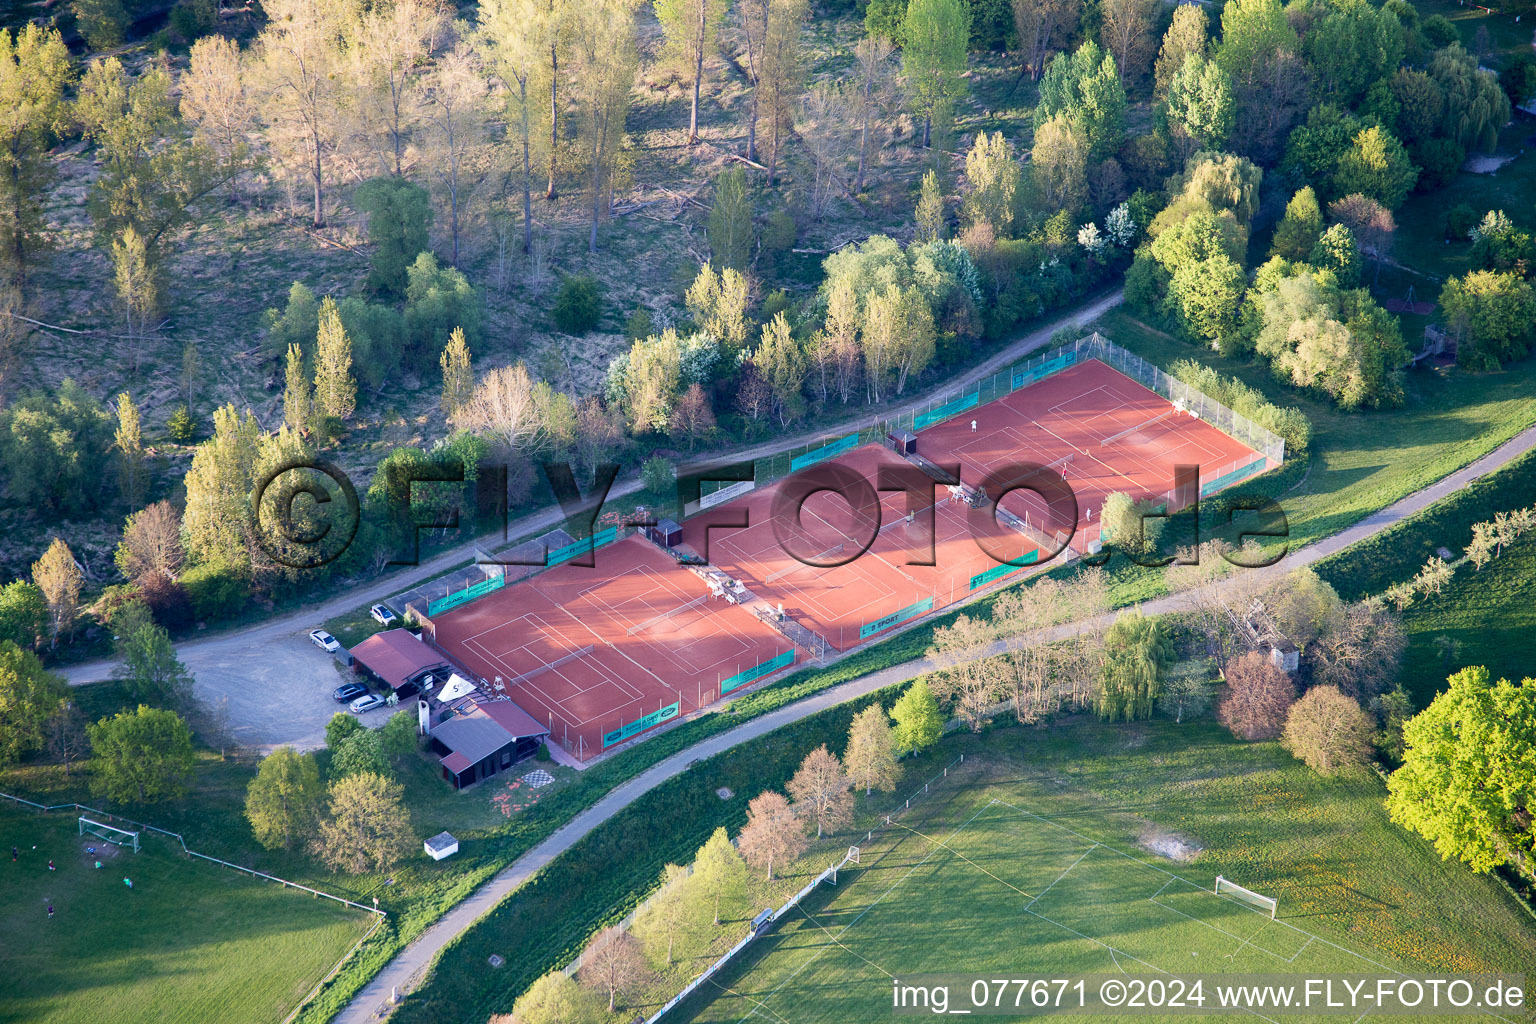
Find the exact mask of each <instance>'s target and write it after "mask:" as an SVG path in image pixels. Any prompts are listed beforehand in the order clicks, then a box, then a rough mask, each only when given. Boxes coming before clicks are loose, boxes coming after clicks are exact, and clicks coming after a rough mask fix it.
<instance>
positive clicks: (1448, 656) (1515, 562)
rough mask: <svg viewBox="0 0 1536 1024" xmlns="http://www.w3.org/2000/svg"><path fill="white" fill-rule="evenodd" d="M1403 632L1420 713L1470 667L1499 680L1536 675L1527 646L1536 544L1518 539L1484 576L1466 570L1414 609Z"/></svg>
mask: <svg viewBox="0 0 1536 1024" xmlns="http://www.w3.org/2000/svg"><path fill="white" fill-rule="evenodd" d="M1403 628H1404V629H1405V630H1406V631H1407V633H1408V651H1407V654H1406V655H1405V657H1404V659H1403V685H1404V686H1405V687H1407V689H1408V692H1409V693H1411V694H1413V699H1414V703H1415V704H1417V705H1418V706H1419V707H1423V706H1424V705H1425V704H1427V703H1428V702H1429V701H1430V700H1431V699H1433V698H1434V695H1435V694H1436V693H1437V692H1438V691H1440V690H1442V689H1444V688H1445V677H1446V675H1447V674H1449V673H1451V672H1455V671H1457V670H1458V669H1461V668H1465V667H1466V666H1468V665H1483V666H1486V667H1487V669H1488V671H1489V672H1490V673H1491V674H1492V675H1493V678H1495V679H1498V678H1499V677H1501V676H1503V677H1506V678H1509V679H1514V680H1517V681H1518V680H1520V679H1522V678H1525V677H1527V676H1531V675H1536V666H1533V665H1532V663H1531V660H1530V648H1529V641H1530V638H1531V637H1532V636H1536V540H1533V539H1530V538H1526V539H1524V540H1522V541H1520V542H1519V543H1518V544H1515V545H1514V546H1513V547H1511V548H1509V549H1508V550H1507V551H1505V552H1504V555H1503V557H1501V558H1498V559H1495V560H1494V561H1492V562H1490V563H1488V564H1487V565H1485V566H1483V569H1482V571H1481V572H1478V571H1477V570H1476V569H1474V568H1472V566H1471V565H1470V564H1467V565H1462V566H1461V567H1460V568H1458V569H1457V570H1456V578H1455V580H1453V581H1452V583H1451V585H1450V586H1449V587H1447V588H1446V589H1445V592H1444V593H1441V594H1439V595H1436V596H1434V597H1430V598H1427V599H1425V600H1422V601H1419V602H1418V603H1416V604H1413V605H1411V606H1409V608H1408V610H1407V611H1406V612H1404V614H1403ZM1441 638H1445V641H1449V646H1447V645H1446V643H1445V642H1444V641H1442V639H1441Z"/></svg>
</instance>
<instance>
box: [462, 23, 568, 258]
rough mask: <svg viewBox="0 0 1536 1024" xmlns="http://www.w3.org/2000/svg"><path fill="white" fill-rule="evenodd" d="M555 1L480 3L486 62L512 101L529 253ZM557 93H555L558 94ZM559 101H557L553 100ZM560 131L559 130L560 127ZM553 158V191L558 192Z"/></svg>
mask: <svg viewBox="0 0 1536 1024" xmlns="http://www.w3.org/2000/svg"><path fill="white" fill-rule="evenodd" d="M556 13H557V12H556V5H555V3H554V2H545V0H486V2H484V3H481V4H480V5H479V34H478V35H477V37H476V38H477V41H478V43H479V45H480V46H481V48H482V50H483V51H484V53H485V58H486V64H487V65H488V67H489V68H490V69H491V72H492V73H493V74H494V75H495V76H496V77H497V78H499V79H500V80H501V84H502V86H503V91H502V96H503V98H504V99H505V101H506V124H507V135H508V137H509V141H510V142H511V144H512V146H513V149H514V151H515V156H514V168H515V172H514V173H515V174H516V180H517V183H518V188H519V191H521V193H522V199H523V252H524V253H529V252H531V251H532V249H533V162H534V159H535V158H536V157H537V156H538V155H539V151H540V148H541V147H543V146H545V145H546V142H545V135H544V133H543V132H542V130H541V128H540V125H541V123H542V119H543V118H544V116H545V112H544V111H545V108H544V107H542V106H541V105H540V103H539V99H538V91H539V75H540V74H541V72H542V71H543V68H544V65H545V62H546V59H550V60H552V59H553V58H552V57H551V55H552V54H554V53H555V52H556V50H555V46H556V41H557V38H558V28H559V25H558V20H557V18H556V17H555V15H556ZM554 91H555V90H554V89H553V88H551V89H550V92H551V93H552V94H553V93H554ZM552 102H553V97H552ZM554 130H555V131H558V126H556V127H555V128H554ZM554 182H555V175H554V155H553V151H551V154H550V172H549V187H550V188H551V189H553V188H554Z"/></svg>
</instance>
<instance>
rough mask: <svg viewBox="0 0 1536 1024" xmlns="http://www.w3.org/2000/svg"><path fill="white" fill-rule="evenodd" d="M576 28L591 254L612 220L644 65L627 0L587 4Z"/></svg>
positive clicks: (575, 89) (575, 72)
mask: <svg viewBox="0 0 1536 1024" xmlns="http://www.w3.org/2000/svg"><path fill="white" fill-rule="evenodd" d="M577 17H578V18H579V24H578V25H577V26H576V27H575V28H574V29H573V31H572V36H573V41H572V44H571V53H572V58H573V61H572V63H573V65H574V66H573V68H572V83H573V84H572V93H573V94H574V95H573V97H572V98H573V99H574V100H575V103H576V107H577V110H578V111H579V113H578V116H577V121H578V124H579V125H580V136H581V138H580V143H581V149H582V152H583V154H584V157H585V159H586V162H587V189H588V192H589V193H590V197H591V210H592V227H591V230H590V232H589V233H588V236H587V251H588V252H597V229H598V225H599V224H602V223H603V222H605V221H606V220H607V218H608V207H609V204H610V200H611V198H612V195H613V181H614V169H615V164H616V163H617V161H618V156H619V150H620V148H621V147H622V145H623V142H624V120H625V118H626V117H627V116H628V115H629V94H630V89H631V88H632V87H633V86H634V84H635V74H636V72H637V71H638V70H639V67H640V56H639V52H638V50H637V49H636V46H635V19H634V12H633V11H632V10H631V9H630V7H629V6H628V4H626V3H624V2H623V0H591V2H590V3H586V4H583V5H582V7H581V9H580V12H579V14H578V15H577Z"/></svg>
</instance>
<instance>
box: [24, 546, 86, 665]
mask: <svg viewBox="0 0 1536 1024" xmlns="http://www.w3.org/2000/svg"><path fill="white" fill-rule="evenodd" d="M32 582H33V583H34V584H36V585H37V589H39V590H41V591H42V592H43V599H44V600H45V601H47V602H48V635H49V646H50V647H54V646H57V645H58V642H59V637H61V636H67V635H68V634H70V633H71V632H73V630H74V628H75V619H76V618H78V617H79V615H80V588H81V586H82V585H83V584H84V582H85V576H84V574H83V573H82V572H81V571H80V566H79V565H78V564H76V562H75V555H74V552H72V551H70V550H69V545H68V544H66V543H65V542H64V538H63V537H55V538H53V541H52V542H51V543H50V544H49V545H48V550H46V551H44V552H43V557H41V558H39V559H38V560H37V561H35V562H33V563H32Z"/></svg>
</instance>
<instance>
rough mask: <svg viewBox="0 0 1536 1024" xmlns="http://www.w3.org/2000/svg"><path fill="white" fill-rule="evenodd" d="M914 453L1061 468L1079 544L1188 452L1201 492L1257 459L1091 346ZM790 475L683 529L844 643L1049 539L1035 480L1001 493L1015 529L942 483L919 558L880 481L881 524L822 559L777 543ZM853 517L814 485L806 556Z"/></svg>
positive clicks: (996, 576)
mask: <svg viewBox="0 0 1536 1024" xmlns="http://www.w3.org/2000/svg"><path fill="white" fill-rule="evenodd" d="M973 424H974V426H973ZM916 454H917V455H919V456H921V457H922V458H923V459H925V460H927V461H928V462H930V463H937V464H953V463H959V464H960V479H961V481H962V482H963V483H964V484H966V485H969V486H971V487H978V486H979V485H980V484H981V483H982V480H983V478H984V477H985V476H986V475H987V474H988V473H989V472H991V471H994V470H997V469H1001V468H1002V467H1005V466H1007V465H1010V464H1017V463H1020V462H1025V461H1028V462H1033V463H1036V464H1040V465H1046V466H1050V467H1052V468H1054V469H1056V470H1057V471H1058V472H1060V473H1062V475H1063V476H1065V477H1066V479H1067V482H1068V484H1070V485H1071V487H1072V488H1073V490H1074V492H1075V493H1076V496H1077V501H1078V506H1079V509H1078V515H1079V521H1078V524H1077V529H1076V530H1075V532H1074V536H1073V537H1072V538H1071V541H1070V542H1071V543H1072V545H1073V547H1074V548H1076V550H1077V551H1078V552H1079V553H1081V552H1082V551H1083V550H1084V549H1085V548H1086V546H1087V544H1088V542H1090V541H1092V540H1095V539H1097V537H1098V520H1097V516H1098V514H1099V513H1100V511H1101V510H1102V509H1103V506H1104V499H1105V498H1106V497H1107V496H1108V495H1110V494H1111V493H1114V492H1117V491H1119V492H1124V493H1127V494H1130V495H1131V496H1133V497H1136V498H1147V497H1152V498H1156V499H1159V500H1161V499H1165V498H1167V497H1168V495H1169V492H1170V491H1171V490H1172V488H1173V485H1174V467H1175V466H1179V465H1196V466H1199V467H1200V470H1201V481H1202V487H1201V490H1202V493H1205V494H1208V493H1212V491H1213V490H1216V489H1219V488H1220V487H1221V486H1223V475H1224V474H1233V475H1234V477H1240V476H1245V475H1247V474H1246V473H1245V472H1241V471H1242V470H1244V469H1246V468H1247V467H1249V466H1250V465H1251V464H1252V463H1253V461H1254V460H1256V459H1257V460H1259V461H1260V462H1262V461H1263V460H1264V457H1263V456H1262V455H1259V454H1257V453H1256V452H1254V451H1253V450H1252V449H1251V448H1249V447H1248V446H1246V445H1244V444H1243V443H1241V442H1240V441H1237V440H1235V439H1234V438H1232V437H1229V436H1228V435H1227V434H1225V433H1223V432H1222V431H1220V430H1218V429H1217V428H1216V427H1214V426H1212V425H1210V424H1208V423H1206V422H1204V421H1203V420H1200V419H1197V418H1194V417H1191V416H1190V415H1189V414H1188V413H1187V412H1186V411H1184V410H1182V409H1180V408H1178V407H1177V406H1175V405H1174V404H1173V403H1171V402H1169V401H1168V400H1167V399H1165V398H1163V397H1161V396H1160V395H1158V394H1157V393H1156V392H1154V391H1152V390H1150V389H1148V388H1146V387H1144V386H1142V385H1141V384H1138V383H1137V382H1136V381H1134V380H1132V379H1131V378H1129V377H1127V376H1125V375H1124V374H1121V373H1120V372H1118V371H1116V370H1114V369H1112V368H1110V367H1109V366H1107V365H1105V364H1104V363H1102V362H1100V361H1098V360H1096V359H1089V360H1086V361H1084V362H1082V363H1079V364H1076V365H1074V366H1070V367H1069V368H1067V369H1064V370H1062V371H1060V372H1057V373H1054V374H1053V375H1051V376H1049V377H1047V378H1045V379H1044V380H1041V381H1039V382H1037V383H1035V384H1031V385H1029V386H1027V387H1022V388H1020V389H1019V390H1017V391H1014V392H1012V393H1011V394H1008V395H1006V396H1004V397H1003V398H1000V399H997V400H996V401H993V402H990V403H988V404H987V405H984V406H980V407H977V408H971V409H968V410H965V411H963V412H961V413H960V414H958V415H955V416H953V417H952V418H950V419H948V420H947V421H945V422H942V423H940V424H937V425H935V426H933V427H930V428H928V429H926V430H923V431H921V432H919V433H918V434H917V451H916ZM826 462H827V463H830V464H833V465H838V466H843V467H846V468H849V469H852V470H853V471H854V472H856V473H858V474H859V475H860V476H862V477H864V478H865V479H866V480H868V481H869V482H870V484H871V486H875V483H876V473H877V471H878V469H879V467H880V466H882V465H890V466H901V467H910V466H911V465H912V463H911V462H908V460H907V459H905V458H903V456H901V455H898V454H897V453H896V452H895V451H893V450H891V449H888V448H885V447H882V446H880V445H874V444H867V445H864V446H863V447H859V448H855V449H854V450H852V451H850V452H847V453H846V454H844V455H841V456H838V457H836V458H833V459H828V460H826ZM1261 468H1270V467H1268V466H1265V467H1261ZM784 486H785V484H784V482H783V481H780V482H778V483H775V484H773V485H772V486H768V487H762V488H759V489H757V490H755V491H752V492H750V493H749V494H747V495H745V496H743V497H741V498H738V499H737V500H735V501H733V502H730V503H728V504H723V505H719V506H716V507H715V508H712V509H710V510H708V511H707V512H704V513H702V514H700V515H698V516H695V517H694V518H692V519H689V520H688V521H687V522H686V523H684V524H683V540H684V541H685V542H686V543H687V544H688V546H689V547H691V548H692V549H693V550H694V551H695V552H698V553H703V554H707V557H708V560H709V562H710V564H711V565H713V566H715V567H717V568H719V569H720V570H721V571H723V572H725V573H727V574H728V575H730V576H732V577H733V578H735V579H737V580H739V581H741V582H742V583H744V584H745V585H746V586H747V587H748V589H750V590H751V591H752V593H753V594H755V595H758V596H760V597H763V598H765V599H767V600H768V601H769V602H771V603H772V604H774V605H776V606H777V605H782V607H783V611H784V614H785V616H787V617H789V618H791V619H794V620H796V621H797V622H799V623H801V624H803V625H804V626H806V627H807V628H809V629H811V630H812V631H814V632H815V633H817V634H819V635H820V636H821V637H823V638H824V639H825V640H826V641H827V643H828V644H830V645H831V646H832V647H835V648H837V649H838V650H847V649H848V648H850V647H854V646H857V645H858V644H859V643H861V642H862V641H864V640H867V639H869V638H870V637H872V636H874V635H876V634H878V633H881V632H884V631H885V630H888V629H892V628H894V627H896V626H898V625H900V624H902V623H903V622H907V621H909V620H911V619H914V618H917V617H919V616H921V615H923V614H926V613H927V612H929V611H932V610H934V609H937V608H942V607H944V606H945V605H948V604H952V603H954V602H957V601H961V600H964V599H965V598H966V597H968V596H970V594H971V593H973V592H974V591H977V590H979V589H983V588H985V587H987V586H990V585H991V584H993V583H995V582H997V581H999V580H1002V579H1004V578H1008V577H1012V576H1013V575H1014V574H1015V573H1017V572H1021V571H1023V570H1024V569H1025V568H1026V567H1027V566H1028V565H1031V564H1034V562H1035V560H1036V559H1038V558H1039V557H1040V554H1041V546H1042V545H1041V544H1037V543H1036V542H1035V541H1034V540H1031V539H1030V538H1031V537H1035V538H1038V539H1040V540H1041V541H1044V536H1043V535H1042V533H1040V532H1032V531H1040V530H1041V529H1042V527H1047V526H1048V525H1049V524H1048V520H1047V518H1046V515H1045V513H1046V507H1045V503H1044V500H1043V499H1042V498H1041V497H1039V496H1038V495H1036V494H1034V493H1033V492H1030V491H1024V490H1018V491H1013V492H1011V493H1010V494H1009V495H1008V496H1006V497H1005V498H1004V499H1003V502H1002V507H1003V509H1004V510H1005V511H1007V512H1011V513H1013V514H1014V515H1016V516H1018V517H1019V518H1020V519H1022V520H1024V521H1025V523H1024V525H1025V527H1026V529H1025V530H1019V529H1017V528H1016V527H1014V526H1010V525H1007V524H1006V523H999V522H997V521H996V520H994V519H993V518H992V513H991V510H990V507H988V509H986V510H985V511H981V512H976V511H973V510H971V509H970V508H969V507H968V506H967V504H966V502H965V501H964V500H963V497H956V496H953V495H951V494H949V493H946V488H945V487H944V486H943V485H941V484H936V485H935V490H936V493H937V495H938V504H937V507H936V508H935V510H934V536H935V544H934V563H935V564H933V565H913V564H910V562H911V560H912V558H913V557H915V556H916V555H917V554H918V553H919V551H920V549H921V548H922V547H924V546H925V545H924V544H923V541H924V540H925V539H926V538H925V531H924V530H923V529H922V528H921V526H920V525H917V524H908V523H907V522H906V521H905V520H906V516H907V507H906V496H905V495H904V494H902V493H901V492H897V491H885V492H880V523H881V527H880V532H879V534H878V536H877V538H876V540H875V541H874V543H873V544H872V545H871V546H870V548H869V550H868V551H866V552H865V553H864V554H862V555H858V556H857V557H855V558H853V560H852V561H850V562H847V563H846V564H840V565H831V566H827V567H820V566H817V565H808V564H805V563H804V562H802V561H800V560H797V559H795V558H793V557H792V556H791V555H790V554H788V553H787V552H786V551H785V550H784V548H783V546H782V545H781V544H780V543H779V540H778V538H777V536H776V534H775V530H774V524H773V511H772V505H773V500H774V496H775V495H776V494H777V493H778V492H779V491H780V490H781V489H782V488H783V487H784ZM1180 504H1182V502H1181V503H1180ZM743 510H744V511H745V512H746V522H747V524H748V525H747V526H746V527H744V528H743V527H734V526H727V525H724V524H726V523H728V522H731V521H740V517H741V514H742V512H743ZM1005 518H1006V517H1005ZM973 520H974V521H976V522H977V524H978V532H979V533H980V535H981V536H982V537H983V538H984V539H986V540H987V542H988V545H989V547H991V548H992V549H993V550H997V551H1000V552H1003V553H1005V554H1006V556H1007V558H1008V559H1009V560H1010V561H1011V562H1018V563H1023V564H1010V563H1009V562H1003V561H1000V560H999V559H996V558H993V557H992V556H991V555H989V554H987V553H986V552H985V551H983V550H982V549H981V547H980V546H979V545H978V544H977V542H976V540H975V539H974V537H973V534H972V521H973ZM857 523H858V518H857V516H856V514H855V511H854V509H853V507H852V505H851V504H850V502H849V500H848V499H847V498H844V497H842V496H840V495H836V494H833V493H831V492H830V491H822V492H818V493H816V494H813V495H811V496H810V497H809V498H808V499H807V500H806V501H805V502H804V505H803V508H802V511H801V525H802V526H803V527H804V528H805V531H806V534H807V535H808V536H809V537H811V538H814V539H815V542H814V543H813V544H811V545H810V548H809V550H812V551H816V552H820V553H821V554H822V556H823V557H817V558H814V559H812V561H816V562H823V561H826V562H831V561H839V560H841V559H842V558H846V557H848V556H849V555H850V554H854V553H856V552H857V550H858V546H859V544H858V540H857V538H858V537H859V535H860V529H859V528H858V526H857ZM711 526H713V529H711ZM1048 532H1050V533H1054V532H1055V531H1054V530H1049V531H1048ZM706 543H707V547H706Z"/></svg>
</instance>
